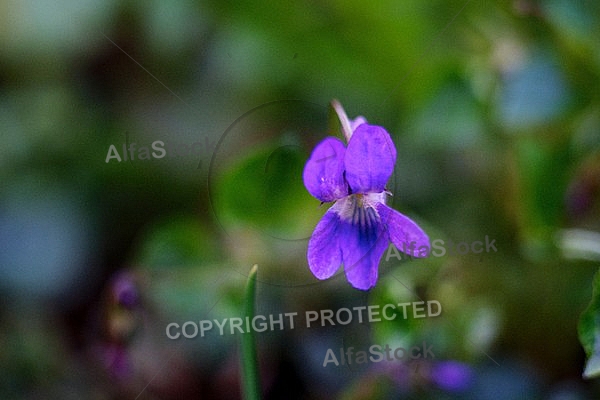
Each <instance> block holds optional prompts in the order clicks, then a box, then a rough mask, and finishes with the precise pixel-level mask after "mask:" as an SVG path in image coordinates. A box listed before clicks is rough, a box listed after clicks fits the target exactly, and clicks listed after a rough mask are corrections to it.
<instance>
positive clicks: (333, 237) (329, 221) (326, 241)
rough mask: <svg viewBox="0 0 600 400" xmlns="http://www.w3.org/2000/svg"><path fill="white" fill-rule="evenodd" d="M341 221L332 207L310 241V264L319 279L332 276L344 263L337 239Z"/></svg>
mask: <svg viewBox="0 0 600 400" xmlns="http://www.w3.org/2000/svg"><path fill="white" fill-rule="evenodd" d="M340 223H341V222H340V217H339V215H338V214H337V212H336V211H335V210H333V209H331V208H330V209H329V210H328V211H327V212H326V213H325V215H323V218H321V220H320V221H319V223H318V224H317V226H316V227H315V230H314V232H313V234H312V236H311V238H310V240H309V241H308V253H307V258H308V266H309V268H310V270H311V271H312V273H313V275H314V276H315V277H317V279H327V278H330V277H331V276H332V275H333V274H334V273H335V271H337V270H338V268H339V267H340V265H341V264H342V252H341V250H340V247H339V244H338V239H337V237H338V228H339V226H340Z"/></svg>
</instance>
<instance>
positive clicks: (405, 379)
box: [0, 0, 600, 400]
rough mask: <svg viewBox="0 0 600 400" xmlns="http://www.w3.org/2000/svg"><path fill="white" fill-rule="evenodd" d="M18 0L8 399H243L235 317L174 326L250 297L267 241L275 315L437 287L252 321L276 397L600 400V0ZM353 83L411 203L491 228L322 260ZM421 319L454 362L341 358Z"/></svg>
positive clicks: (455, 229)
mask: <svg viewBox="0 0 600 400" xmlns="http://www.w3.org/2000/svg"><path fill="white" fill-rule="evenodd" d="M0 11H1V12H0V20H1V22H0V26H1V27H2V28H0V132H1V136H0V138H1V141H2V142H1V145H0V182H1V183H0V246H1V247H0V295H1V299H2V302H1V305H0V371H1V372H0V398H2V399H98V400H101V399H157V400H158V399H192V398H198V399H199V398H206V399H238V398H240V389H239V367H238V365H239V347H238V342H239V335H223V336H220V335H218V334H216V335H215V334H212V335H208V336H206V337H203V338H200V337H197V338H195V339H178V340H171V339H168V338H167V336H166V333H165V328H166V326H167V324H168V323H170V322H176V323H179V324H182V323H183V322H186V321H200V320H204V319H220V320H221V319H224V318H231V317H237V316H240V315H241V313H242V311H241V310H242V309H241V307H242V303H243V300H242V298H243V293H244V285H245V281H246V277H247V274H248V271H249V270H250V268H251V266H252V265H253V264H258V265H259V278H258V280H259V282H258V298H257V313H259V314H265V315H268V314H278V313H281V312H298V313H299V314H300V315H302V314H303V313H304V312H305V311H306V310H317V311H318V310H322V309H338V308H342V307H354V306H364V305H384V304H387V303H399V302H405V301H409V302H410V301H419V300H437V301H439V302H440V304H442V307H443V312H442V314H441V315H440V316H438V317H435V318H424V319H414V318H408V319H407V320H402V319H397V320H394V321H389V322H379V323H371V324H366V323H363V324H355V323H353V324H350V325H347V326H335V327H329V326H328V327H315V328H311V329H306V327H305V325H304V324H303V323H301V322H302V319H299V320H298V322H299V323H298V325H297V326H296V328H295V329H293V330H290V329H286V330H284V331H273V332H265V333H259V334H257V341H258V346H259V352H260V360H261V374H262V381H263V390H264V396H265V398H266V399H279V398H286V399H330V398H339V399H397V398H402V399H484V400H485V399H552V400H558V399H561V400H562V399H595V398H598V396H600V386H599V385H598V383H597V382H596V381H594V380H584V379H582V373H583V370H584V366H585V353H584V351H583V349H582V347H581V345H580V343H579V341H578V336H577V326H578V320H579V317H580V315H581V313H582V311H583V310H584V309H585V307H586V306H587V304H588V303H589V301H590V299H591V297H592V280H593V276H594V274H595V272H596V271H597V269H598V266H599V265H600V264H599V260H600V233H598V232H599V230H600V97H599V93H600V85H599V84H600V30H599V29H600V28H599V26H600V24H599V22H600V19H599V17H600V3H597V2H595V1H593V0H587V1H577V2H573V1H568V0H545V1H543V0H540V1H533V0H532V1H527V0H515V1H488V2H478V1H469V0H466V1H441V0H432V1H426V2H425V1H420V0H406V1H401V2H400V1H391V0H382V1H376V2H370V3H367V2H363V1H355V0H346V1H335V0H319V1H287V0H286V1H260V2H259V1H235V2H233V1H209V0H207V1H192V0H163V1H158V0H149V1H140V0H123V1H116V0H95V1H90V0H86V1H74V0H62V1H57V2H35V1H32V0H18V1H17V0H4V1H3V2H2V3H1V4H0ZM332 99H338V100H339V101H340V102H341V103H342V104H343V105H344V107H345V109H346V111H347V113H348V115H349V116H350V117H351V118H353V117H355V116H357V115H363V116H365V117H366V118H367V119H368V120H369V121H370V122H371V123H374V124H377V125H381V126H384V127H386V129H387V130H388V131H389V132H390V134H391V135H392V138H393V140H394V142H395V144H396V146H397V149H398V161H397V165H396V170H395V173H394V176H393V178H392V179H391V181H390V184H389V189H390V191H391V192H393V194H394V196H393V198H392V200H391V204H392V205H393V207H394V208H396V209H397V210H399V211H401V212H403V213H405V214H406V215H409V216H410V217H411V218H413V219H414V220H416V221H418V222H419V224H420V225H421V226H422V227H423V228H424V229H425V230H426V231H427V232H428V234H429V236H430V237H431V238H432V239H441V240H445V241H446V242H447V241H449V240H452V241H453V242H455V243H458V242H461V241H466V242H469V243H470V242H472V241H475V240H484V238H485V236H488V237H489V238H490V240H495V241H496V242H495V243H496V247H497V251H495V252H493V251H490V252H484V253H482V254H464V255H461V254H445V255H444V256H442V257H429V258H427V259H423V260H412V261H411V260H398V258H395V257H391V258H389V259H388V260H387V261H386V260H385V257H384V260H382V263H381V265H380V278H379V281H378V284H377V286H376V287H375V288H374V289H373V290H371V291H370V292H368V293H367V292H361V291H357V290H355V289H353V288H351V287H350V285H349V284H348V283H347V282H346V280H345V278H344V276H343V273H340V274H338V275H336V276H335V277H334V278H332V279H331V280H328V281H325V282H319V281H317V280H316V279H315V278H314V277H313V276H312V275H311V274H310V272H309V270H308V267H307V262H306V258H305V252H306V244H307V238H308V237H309V236H310V234H311V232H312V229H313V228H314V226H315V225H316V223H317V222H318V220H319V218H320V216H321V215H322V214H323V213H324V212H325V210H326V209H327V206H326V205H323V206H320V205H319V202H318V200H316V199H314V198H312V197H311V196H310V195H308V194H307V193H306V191H305V189H304V187H303V184H302V179H301V173H302V168H303V166H304V163H305V161H306V159H307V158H308V156H309V155H310V151H311V149H312V148H313V147H314V145H315V144H316V143H318V141H319V140H321V139H322V138H323V137H325V136H326V135H328V134H329V133H330V132H329V131H328V114H327V113H328V104H329V102H330V101H331V100H332ZM157 141H160V142H162V143H163V144H162V145H158V146H159V147H162V148H164V149H165V151H166V156H165V157H162V158H158V157H155V156H152V151H153V150H155V149H153V148H152V145H153V144H154V143H156V142H157ZM133 143H135V150H134V151H133V153H134V156H135V158H134V159H133V160H132V159H130V157H129V159H128V160H127V161H126V160H125V159H124V152H123V146H124V145H125V146H130V145H131V144H133ZM111 145H114V146H115V149H116V150H117V151H118V152H119V154H120V157H121V161H120V162H119V161H118V160H117V159H116V158H110V159H108V160H107V156H108V155H109V149H110V146H111ZM144 147H145V148H146V150H147V152H146V153H144V152H145V150H142V148H144ZM156 154H157V155H160V154H161V152H160V151H158V152H156ZM113 155H114V154H113ZM140 158H147V159H140ZM107 161H108V162H107ZM423 341H426V342H427V343H428V344H430V345H431V346H432V350H433V352H434V354H435V359H424V360H417V362H414V361H413V362H396V361H395V362H390V363H371V364H365V365H353V366H351V367H350V366H340V367H335V366H332V365H331V364H330V365H328V366H327V367H323V361H324V358H325V353H326V351H327V349H329V348H332V349H336V351H337V349H339V348H340V347H348V346H350V345H352V346H355V347H356V348H367V347H368V346H369V345H371V344H380V345H384V344H389V345H390V346H393V347H398V346H411V345H415V344H417V345H418V344H420V343H422V342H423Z"/></svg>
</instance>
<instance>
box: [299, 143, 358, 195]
mask: <svg viewBox="0 0 600 400" xmlns="http://www.w3.org/2000/svg"><path fill="white" fill-rule="evenodd" d="M345 153H346V147H345V146H344V143H342V141H341V140H339V139H337V138H334V137H328V138H325V139H324V140H323V141H322V142H321V143H319V144H318V145H317V147H315V149H314V150H313V152H312V154H311V156H310V158H309V159H308V161H307V162H306V165H305V166H304V172H303V174H302V177H303V179H304V186H306V189H307V190H308V192H309V193H310V194H311V195H313V196H314V197H316V198H317V199H319V200H321V201H323V202H329V201H334V200H337V199H340V198H342V197H344V196H346V195H347V194H348V185H347V184H346V182H345V180H344V155H345Z"/></svg>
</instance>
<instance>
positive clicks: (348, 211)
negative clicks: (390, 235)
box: [334, 192, 386, 229]
mask: <svg viewBox="0 0 600 400" xmlns="http://www.w3.org/2000/svg"><path fill="white" fill-rule="evenodd" d="M385 196H386V193H385V192H382V193H356V194H351V195H348V196H346V197H344V198H341V199H339V200H338V201H337V202H336V203H335V205H334V207H335V209H336V210H337V212H338V214H339V216H340V218H341V219H342V220H344V221H347V222H350V223H351V224H352V225H355V226H360V227H364V228H365V229H368V228H369V227H372V226H373V225H374V224H375V223H377V221H378V220H379V213H378V212H377V208H376V207H377V204H385Z"/></svg>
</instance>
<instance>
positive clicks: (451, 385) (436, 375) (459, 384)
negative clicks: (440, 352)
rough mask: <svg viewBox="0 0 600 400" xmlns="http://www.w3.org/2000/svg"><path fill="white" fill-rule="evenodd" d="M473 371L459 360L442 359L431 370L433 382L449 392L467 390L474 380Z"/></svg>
mask: <svg viewBox="0 0 600 400" xmlns="http://www.w3.org/2000/svg"><path fill="white" fill-rule="evenodd" d="M473 375H474V374H473V371H472V370H471V368H470V367H469V366H468V365H467V364H463V363H460V362H458V361H442V362H439V363H437V364H435V365H434V367H433V370H432V371H431V377H432V380H433V382H434V383H435V384H436V385H438V386H439V387H440V388H441V389H444V390H446V391H449V392H462V391H465V390H467V389H468V388H469V387H470V385H471V384H472V382H473Z"/></svg>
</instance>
